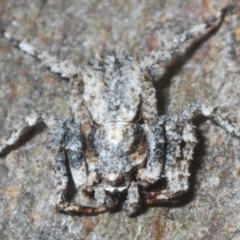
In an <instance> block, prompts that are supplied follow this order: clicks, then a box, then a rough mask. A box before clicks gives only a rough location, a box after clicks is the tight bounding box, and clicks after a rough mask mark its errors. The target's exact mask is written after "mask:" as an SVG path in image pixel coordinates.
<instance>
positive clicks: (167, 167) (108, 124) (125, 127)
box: [0, 6, 240, 215]
mask: <svg viewBox="0 0 240 240" xmlns="http://www.w3.org/2000/svg"><path fill="white" fill-rule="evenodd" d="M233 8H234V7H233V6H228V7H226V8H224V9H223V10H221V11H220V12H219V13H218V14H217V16H216V17H215V18H214V19H212V20H211V21H208V22H207V23H203V24H200V25H198V26H196V27H194V28H192V29H191V30H189V31H186V32H184V33H183V34H182V35H180V36H178V37H176V38H174V39H173V41H172V42H169V43H168V45H166V46H165V48H164V49H163V50H161V51H158V52H154V53H152V54H151V55H150V56H149V57H145V58H144V59H142V60H138V61H137V60H134V59H133V58H130V57H129V56H127V55H123V56H120V57H119V56H116V55H115V54H112V55H107V56H105V57H104V58H101V59H94V60H93V61H92V62H90V63H89V65H87V66H86V67H85V68H76V67H74V66H73V65H72V64H70V63H68V62H66V61H65V62H58V61H57V60H56V59H55V58H53V57H51V56H49V54H48V53H46V52H41V51H39V50H38V49H37V48H34V47H33V46H31V45H30V44H28V43H26V42H23V41H18V40H16V39H14V38H12V37H11V35H10V34H9V33H8V32H6V31H5V30H4V29H1V33H2V35H3V36H4V37H5V38H6V39H7V40H8V41H10V42H11V43H12V44H13V45H14V46H15V47H18V48H19V49H20V50H22V51H24V52H26V53H27V54H30V55H32V56H33V57H35V58H37V59H39V60H40V61H41V62H43V63H44V64H45V65H46V66H47V67H49V68H50V70H51V71H52V72H54V73H60V74H61V76H62V77H65V78H68V79H69V80H70V90H71V107H72V112H73V119H66V118H63V119H58V118H56V117H55V116H54V115H52V114H47V113H42V112H34V113H32V115H30V116H28V117H26V118H25V119H24V120H23V124H22V126H21V127H19V128H18V129H17V130H16V131H15V132H13V133H12V134H11V135H10V137H9V138H8V139H6V140H5V141H4V142H3V143H2V145H0V154H7V153H8V152H9V151H10V150H11V149H12V148H13V147H14V146H15V144H16V143H17V142H18V141H19V139H20V138H21V137H22V136H23V135H25V134H27V133H28V130H30V129H31V128H32V127H33V126H35V125H36V124H38V123H40V122H44V123H45V124H46V125H47V127H48V128H49V130H50V132H51V135H52V143H51V150H52V152H53V153H54V155H55V166H54V170H55V176H56V179H57V184H56V185H57V186H56V206H57V209H58V210H59V211H63V212H77V213H84V214H96V213H101V212H104V211H107V210H110V209H112V208H114V207H116V206H117V205H119V202H120V196H121V194H123V193H125V194H126V193H127V200H126V201H125V203H124V208H125V210H126V211H127V212H128V214H129V215H133V214H135V213H136V211H137V209H138V208H139V206H141V205H142V204H146V205H151V204H155V203H159V202H161V201H168V200H171V199H174V198H176V197H178V196H180V195H182V194H183V193H186V192H187V191H188V188H189V183H188V181H189V175H190V172H189V165H190V163H191V161H192V156H193V151H194V147H195V145H196V143H197V140H196V137H195V130H194V126H193V124H192V122H191V120H192V119H193V118H194V117H195V116H196V115H198V114H201V115H203V116H206V117H207V118H209V119H211V120H212V121H214V122H215V123H217V124H218V125H219V126H221V127H222V128H223V129H225V130H226V131H227V132H229V133H232V134H234V135H235V136H237V137H240V131H239V129H238V128H237V126H235V125H233V124H232V123H231V122H230V121H229V119H228V117H226V116H222V114H221V111H220V110H218V108H216V107H210V106H206V105H204V104H203V103H201V102H199V103H197V104H195V105H192V106H189V107H188V108H187V109H186V110H185V111H184V112H183V113H182V114H181V115H177V116H173V117H170V116H165V115H164V116H157V101H156V96H155V89H154V87H153V83H152V80H151V71H152V69H153V67H154V66H156V65H157V64H158V63H160V62H162V61H167V60H171V59H172V58H173V56H175V55H176V53H177V51H178V49H180V48H181V45H182V44H183V43H184V42H185V41H187V40H188V39H191V38H193V37H195V38H196V37H198V38H199V36H200V37H202V36H205V35H207V34H209V33H211V34H213V33H214V32H216V31H217V30H218V29H219V28H220V26H221V25H222V23H223V21H224V18H225V16H226V14H228V13H229V12H231V10H232V9H233ZM163 178H165V179H166V180H167V186H166V188H165V189H161V190H157V191H151V190H149V191H147V190H146V189H148V188H147V187H149V186H152V185H153V184H154V183H156V182H158V181H159V180H161V179H163ZM71 183H72V188H74V190H75V193H77V194H78V195H80V196H81V195H82V194H83V193H93V194H94V199H95V202H94V204H92V205H88V206H85V205H82V204H81V202H78V201H77V200H76V199H75V203H72V202H69V199H68V196H67V195H68V188H69V185H70V184H71Z"/></svg>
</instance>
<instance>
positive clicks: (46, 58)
mask: <svg viewBox="0 0 240 240" xmlns="http://www.w3.org/2000/svg"><path fill="white" fill-rule="evenodd" d="M0 34H1V35H2V36H3V37H4V38H6V39H7V40H8V41H9V42H10V43H11V44H12V45H13V46H14V47H16V48H18V49H20V50H21V51H23V52H25V53H27V54H29V55H31V56H32V57H34V58H36V59H38V60H39V61H40V62H42V63H43V64H44V65H45V66H46V67H48V68H50V70H51V72H53V73H58V74H60V75H61V77H65V78H70V79H71V78H72V77H74V76H75V75H77V74H78V69H77V68H76V67H75V66H74V65H73V64H72V63H70V62H68V61H63V62H59V61H58V60H57V59H56V57H52V56H51V55H50V54H49V53H48V52H46V51H44V52H42V51H40V50H39V49H38V48H36V47H34V46H32V45H31V44H29V43H27V42H25V41H19V40H17V39H15V38H13V37H12V36H11V34H10V33H8V32H7V31H6V30H5V29H4V28H2V27H1V26H0Z"/></svg>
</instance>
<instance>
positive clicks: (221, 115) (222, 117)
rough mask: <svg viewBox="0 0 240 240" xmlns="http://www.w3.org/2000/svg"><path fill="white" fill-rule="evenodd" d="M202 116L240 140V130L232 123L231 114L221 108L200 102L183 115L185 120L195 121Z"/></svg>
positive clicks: (191, 106)
mask: <svg viewBox="0 0 240 240" xmlns="http://www.w3.org/2000/svg"><path fill="white" fill-rule="evenodd" d="M198 115H202V116H204V117H207V118H208V119H210V120H211V121H213V122H214V123H216V124H217V125H219V126H220V127H221V128H223V129H224V130H225V131H226V132H228V133H231V134H232V135H234V136H235V137H237V138H240V128H239V126H238V125H237V123H235V122H234V121H232V118H231V116H230V115H229V113H227V112H226V111H224V109H221V108H220V107H212V106H210V105H207V104H205V103H203V102H198V103H196V104H194V105H190V106H189V108H188V109H187V110H185V111H184V112H183V114H182V118H183V119H190V120H191V119H194V118H195V117H196V116H198Z"/></svg>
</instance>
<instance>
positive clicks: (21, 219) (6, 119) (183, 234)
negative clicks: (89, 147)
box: [0, 0, 240, 240]
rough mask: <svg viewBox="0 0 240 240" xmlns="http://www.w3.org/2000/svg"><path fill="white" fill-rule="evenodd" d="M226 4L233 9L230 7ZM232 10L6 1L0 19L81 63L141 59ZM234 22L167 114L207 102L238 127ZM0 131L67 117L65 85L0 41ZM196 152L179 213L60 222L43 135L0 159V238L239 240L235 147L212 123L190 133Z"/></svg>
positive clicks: (238, 148)
mask: <svg viewBox="0 0 240 240" xmlns="http://www.w3.org/2000/svg"><path fill="white" fill-rule="evenodd" d="M232 2H233V1H232ZM227 4H229V2H228V1H226V0H220V1H217V0H202V1H190V0H186V1H184V3H183V1H174V0H169V1H144V0H143V1H136V0H133V1H116V2H115V1H110V0H102V1H97V0H81V1H77V0H71V1H62V0H61V1H53V0H49V1H46V0H41V1H40V0H39V1H30V0H10V1H7V0H3V1H1V6H0V15H1V21H2V24H4V26H7V29H9V31H10V32H12V33H13V34H14V36H15V37H17V38H20V39H21V38H25V39H28V40H30V42H31V43H32V44H33V45H36V46H39V48H41V49H45V50H48V51H50V52H51V53H52V54H53V55H57V56H58V57H59V58H60V59H61V60H64V59H66V58H67V59H72V60H73V61H74V63H75V64H84V63H86V61H87V60H88V59H90V58H91V57H93V56H94V54H95V53H99V52H102V51H109V50H110V51H111V50H113V49H114V50H117V51H121V50H122V49H124V50H126V52H128V53H129V54H131V55H134V56H138V55H145V54H148V53H149V52H150V51H151V50H157V49H158V48H160V47H161V44H160V43H161V41H166V39H171V38H172V37H173V36H174V35H176V34H179V33H181V32H182V31H183V30H185V29H187V28H189V27H190V26H194V25H195V24H197V23H200V22H202V21H203V20H206V19H207V18H209V17H211V16H212V15H214V14H215V13H216V12H217V10H219V9H221V8H222V7H224V6H225V5H227ZM238 18H239V16H237V15H234V16H232V17H229V18H227V19H226V21H225V23H224V25H223V27H222V28H221V30H220V31H219V33H217V34H216V35H215V36H214V37H213V38H212V39H211V40H209V41H208V43H207V44H205V45H204V46H203V47H202V48H201V49H200V50H199V51H197V53H196V54H195V55H194V57H193V58H192V59H191V60H190V61H189V62H188V63H187V64H186V65H185V66H184V68H183V69H182V71H181V72H180V73H179V74H178V75H177V76H176V77H174V78H173V79H172V84H171V86H170V87H168V88H166V89H165V91H164V92H163V93H164V96H165V101H164V102H163V103H162V105H163V106H164V107H165V109H164V112H165V113H166V114H176V113H178V112H180V111H182V109H184V108H185V106H186V105H187V103H194V102H196V101H198V100H201V99H203V100H208V101H209V102H210V103H212V104H213V105H215V104H216V105H221V106H224V107H226V109H227V110H228V111H230V112H231V113H232V115H233V116H235V117H236V121H238V122H239V124H240V109H239V106H240V84H239V80H240V79H239V78H240V77H239V62H240V61H239V56H240V48H239V42H240V25H239V23H238ZM0 69H1V71H0V105H1V110H0V126H1V129H0V133H1V135H2V136H4V134H6V133H7V132H8V131H9V130H11V127H12V126H15V125H16V122H17V120H18V119H19V116H20V115H23V116H25V115H27V114H29V113H30V112H31V109H37V108H43V109H45V110H51V111H52V112H55V113H56V114H57V115H59V116H61V115H64V116H71V112H70V108H69V90H68V83H67V81H62V80H60V79H59V77H58V76H56V75H54V74H51V73H49V71H48V70H47V69H46V68H44V67H43V66H42V65H41V64H39V62H38V61H37V60H34V59H32V58H31V57H29V56H27V55H24V54H23V53H21V52H19V51H18V50H16V49H13V48H12V47H11V46H10V45H9V43H7V41H5V40H4V39H0ZM197 132H198V138H199V141H200V143H199V146H198V147H197V149H196V154H195V155H196V158H195V160H194V161H193V164H192V177H191V189H190V191H189V194H187V195H186V196H185V198H184V199H183V201H182V203H181V204H179V205H175V206H172V205H163V206H157V207H154V208H147V209H143V211H142V213H141V214H140V215H139V216H137V217H135V218H129V217H127V216H126V214H125V213H124V212H123V211H118V212H116V213H105V214H101V215H97V216H69V215H63V214H60V213H58V212H56V210H55V209H54V208H53V207H52V206H51V204H50V201H49V200H50V199H51V194H52V193H53V191H54V190H53V181H52V176H51V167H50V166H49V161H48V156H49V152H48V150H47V148H46V145H47V141H48V140H47V139H48V133H47V129H44V130H43V131H41V132H39V133H38V134H36V135H35V136H34V137H33V138H32V139H31V140H30V141H28V142H27V143H26V144H25V145H23V146H21V147H20V148H18V149H16V150H15V151H12V152H11V153H10V154H9V155H8V156H7V157H5V158H1V159H0V216H1V218H0V239H6V240H8V239H19V240H20V239H41V240H43V239H49V240H50V239H51V240H55V239H98V240H99V239H113V238H114V239H136V240H137V239H158V240H160V239H164V240H167V239H169V240H170V239H171V240H173V239H186V240H191V239H204V240H205V239H206V240H207V239H219V240H225V239H234V240H237V239H240V191H239V189H240V160H239V156H240V141H239V139H236V138H234V137H232V136H231V135H229V134H227V133H225V132H224V131H223V130H222V129H220V128H219V127H217V126H216V125H213V124H212V123H211V122H203V123H202V124H199V126H198V127H197Z"/></svg>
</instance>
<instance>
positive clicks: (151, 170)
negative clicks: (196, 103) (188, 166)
mask: <svg viewBox="0 0 240 240" xmlns="http://www.w3.org/2000/svg"><path fill="white" fill-rule="evenodd" d="M165 118H166V116H162V117H160V118H159V119H156V120H155V122H154V123H153V124H152V125H151V126H150V127H149V129H147V141H148V148H149V149H148V151H149V153H148V159H147V165H146V167H145V168H140V169H139V170H137V175H136V178H137V180H138V183H139V185H141V186H144V187H147V186H149V185H150V184H154V183H155V182H156V181H158V180H159V179H160V178H161V173H162V170H163V164H164V159H165V146H166V137H165V130H164V120H165Z"/></svg>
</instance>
